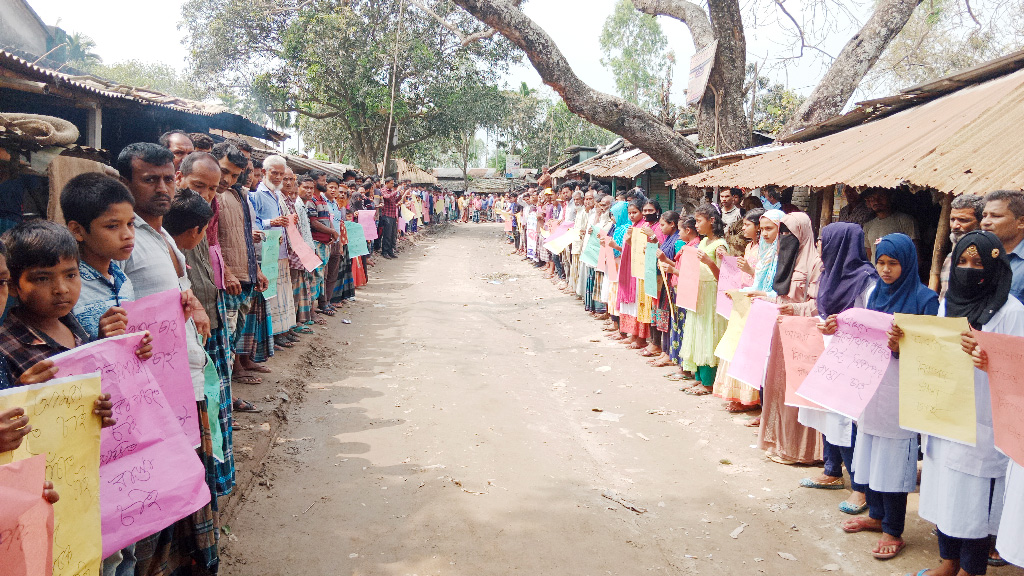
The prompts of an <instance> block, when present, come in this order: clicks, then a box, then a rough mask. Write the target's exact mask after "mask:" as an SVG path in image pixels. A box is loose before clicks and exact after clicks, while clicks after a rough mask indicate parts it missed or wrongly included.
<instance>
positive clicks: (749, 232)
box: [713, 208, 764, 427]
mask: <svg viewBox="0 0 1024 576" xmlns="http://www.w3.org/2000/svg"><path fill="white" fill-rule="evenodd" d="M763 216H764V210H762V209H760V208H756V209H754V210H750V211H748V212H747V213H746V214H744V215H743V219H742V220H741V222H742V229H741V230H742V232H741V233H742V235H743V237H744V238H745V239H746V246H745V247H744V250H743V257H742V258H737V260H736V266H737V267H738V268H739V269H740V270H741V271H742V272H745V273H747V274H750V275H751V276H753V275H754V272H755V269H756V267H757V263H758V255H759V254H760V242H761V218H762V217H763ZM723 255H724V251H723V252H720V253H719V257H722V256H723ZM728 371H729V363H728V362H726V361H725V360H719V364H718V374H716V375H715V386H714V391H713V393H714V395H715V396H717V397H719V398H721V399H723V400H728V403H727V404H726V405H725V410H726V411H727V412H732V413H734V414H738V413H740V412H749V411H751V410H757V408H758V406H760V404H761V394H760V393H759V390H758V389H757V388H754V387H753V386H747V385H746V384H744V383H743V382H740V381H739V380H737V379H735V378H730V377H729V376H727V375H726V373H727V372H728ZM759 423H760V421H758V422H754V421H753V420H751V421H750V422H748V423H747V425H748V426H751V427H756V426H758V424H759Z"/></svg>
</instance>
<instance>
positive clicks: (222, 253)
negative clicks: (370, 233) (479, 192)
mask: <svg viewBox="0 0 1024 576" xmlns="http://www.w3.org/2000/svg"><path fill="white" fill-rule="evenodd" d="M252 152H253V150H252V148H251V146H250V145H249V144H247V143H246V142H245V141H242V140H230V139H229V140H225V141H223V142H220V143H216V144H214V143H213V141H212V139H211V138H210V137H209V136H208V135H189V134H186V133H184V132H182V131H171V132H168V133H166V134H164V135H163V136H161V137H160V139H159V141H158V142H139V143H135V144H131V145H129V146H127V147H125V148H124V149H123V150H122V151H121V152H120V154H119V156H118V157H117V159H116V162H115V163H114V166H113V167H111V170H110V171H109V172H110V173H109V174H105V173H94V172H90V173H85V174H80V175H78V176H75V177H74V178H71V179H70V181H68V182H67V184H66V185H65V186H64V188H63V190H62V191H61V194H60V207H61V209H62V213H63V216H64V219H65V221H66V225H61V224H58V223H57V222H54V221H48V220H40V219H36V220H26V221H23V222H21V223H19V224H17V225H16V226H14V227H13V228H11V229H10V230H8V231H7V232H6V233H5V234H4V236H3V242H2V243H0V301H2V302H3V303H4V304H6V303H7V301H8V298H7V296H8V291H9V293H10V296H11V297H12V302H13V304H12V305H11V307H10V309H8V310H6V317H5V320H4V322H3V325H2V326H0V390H3V389H9V388H15V387H22V386H28V385H32V384H40V383H45V382H47V381H49V380H51V379H53V378H54V377H55V376H59V374H58V373H57V372H58V370H57V368H56V367H55V365H54V362H53V361H52V360H50V359H49V358H50V357H53V356H55V355H58V354H61V353H64V352H67V351H69V350H71V349H73V348H76V347H78V346H82V345H84V344H86V343H89V342H92V341H96V340H99V339H103V338H110V337H115V336H120V335H124V334H125V333H126V329H127V328H128V326H129V325H131V324H132V322H133V321H134V322H138V320H139V319H138V318H130V317H129V315H128V314H127V312H126V311H125V308H124V307H123V306H124V304H125V303H127V302H132V301H135V300H138V299H141V298H145V297H147V296H150V295H154V294H158V293H160V292H163V291H167V290H175V291H179V292H180V294H181V299H180V304H181V307H182V311H183V315H184V317H185V318H186V319H187V326H186V338H185V339H186V345H187V358H188V370H189V373H190V375H191V380H192V384H193V388H194V390H193V391H194V392H195V399H196V404H197V410H198V414H199V415H200V417H199V418H198V420H199V422H198V423H197V424H196V426H197V427H199V428H200V435H201V437H202V442H201V445H200V447H199V448H198V449H197V455H198V458H199V460H200V461H201V462H202V463H203V465H204V466H205V469H206V479H207V484H208V487H209V490H210V493H211V499H210V503H209V504H208V505H206V506H205V507H204V508H202V509H200V510H198V511H196V512H195V513H194V514H191V515H190V516H188V517H186V518H184V519H183V520H181V521H179V522H176V523H174V524H172V525H169V526H167V527H166V528H165V529H163V530H161V531H158V532H156V533H154V534H152V535H151V536H149V537H146V538H144V539H142V540H140V541H138V542H135V543H133V544H130V545H128V546H127V547H125V548H124V549H122V550H120V551H118V552H117V553H115V554H113V555H110V556H109V557H107V558H105V559H103V562H102V574H103V575H104V576H126V575H131V574H137V575H140V576H142V575H145V576H155V575H170V574H193V573H194V574H208V573H216V571H217V568H218V563H219V559H218V552H217V542H218V538H219V534H220V528H221V527H220V524H219V517H218V515H217V511H218V498H222V497H224V496H226V495H228V494H230V493H231V491H232V489H233V488H234V486H235V473H236V472H235V465H234V458H233V451H232V448H233V439H232V430H233V429H237V426H238V425H237V423H236V421H235V418H234V414H235V413H237V412H258V411H260V408H259V407H258V406H256V405H254V404H253V403H252V402H250V401H248V400H246V399H245V398H244V396H245V390H244V388H243V389H240V388H239V387H238V386H233V385H235V384H259V383H261V381H262V378H264V377H265V375H266V374H268V373H271V372H272V368H271V367H270V366H269V364H270V363H269V362H268V361H269V360H270V359H271V358H272V357H273V356H274V355H275V352H279V351H281V350H283V349H286V348H294V347H296V346H302V345H303V344H304V341H306V342H308V341H309V340H308V339H311V338H312V337H313V335H314V334H315V333H316V332H317V330H320V329H323V330H326V329H328V327H327V326H326V325H327V317H331V316H334V315H335V314H336V313H337V311H338V310H339V308H342V307H344V306H346V305H347V304H348V303H350V302H351V301H353V300H354V299H355V296H356V290H357V289H358V288H359V287H361V286H363V285H365V284H366V283H367V282H368V270H369V269H370V268H371V267H372V266H373V265H374V261H373V258H372V256H373V255H374V254H375V253H376V254H379V255H380V256H381V257H383V258H388V259H391V258H396V257H398V255H399V252H400V247H399V244H400V242H399V240H400V238H402V237H415V235H416V233H417V230H422V229H423V228H422V227H423V226H425V225H429V224H430V223H431V221H432V218H431V215H434V218H433V221H434V222H442V221H446V220H447V219H448V216H447V211H446V209H445V208H446V206H449V205H452V204H454V198H453V197H452V196H451V194H446V193H444V192H443V191H435V190H428V189H427V188H426V187H424V186H419V185H414V184H413V183H412V182H409V181H404V182H396V181H395V178H391V177H388V178H384V179H383V180H381V179H379V178H376V177H366V178H361V177H360V176H359V175H358V174H356V173H355V172H352V171H350V172H346V173H345V174H344V178H337V177H334V176H328V175H327V174H325V173H323V172H319V171H316V170H312V171H310V172H308V173H306V174H301V175H297V174H295V172H294V171H293V170H292V169H291V168H289V166H288V163H287V161H286V159H285V158H284V157H282V156H279V155H270V156H268V157H266V158H264V159H263V161H262V162H260V161H258V160H256V159H255V158H254V157H253V154H252ZM115 170H116V172H115ZM115 173H116V174H117V175H118V176H117V177H115V176H114V175H113V174H115ZM361 212H362V213H363V214H364V215H365V216H366V217H365V219H364V223H366V224H367V226H366V228H365V229H373V230H376V231H379V234H378V237H377V238H376V239H375V240H370V241H367V246H366V247H365V248H366V249H365V250H362V249H359V250H358V252H356V253H353V252H350V251H351V250H352V249H353V248H361V247H360V246H358V241H356V244H353V243H350V242H349V238H348V230H350V229H351V228H349V226H352V225H355V224H356V223H357V221H358V220H359V214H360V213H361ZM403 215H404V217H403ZM367 221H368V222H367ZM400 224H401V230H400V229H399V228H400V226H399V225H400ZM357 227H358V228H360V229H364V227H363V225H361V224H360V225H358V226H357ZM289 232H291V233H289ZM271 242H273V244H270V243H271ZM308 253H312V254H315V256H316V259H317V260H319V263H316V264H315V265H314V264H312V263H311V262H312V261H311V260H310V259H308V258H305V257H303V255H304V254H308ZM271 270H273V271H274V272H271ZM265 271H267V273H266V274H265V273H264V272H265ZM271 286H273V287H275V288H276V290H269V288H271ZM265 294H267V295H265ZM270 294H272V295H270ZM321 327H322V328H321ZM152 341H153V338H152V335H151V334H149V333H146V335H145V336H143V337H142V338H141V340H140V342H139V344H138V348H137V351H136V354H137V356H138V358H139V359H141V360H144V361H145V360H149V359H150V358H151V356H152V355H153V344H152ZM211 368H213V369H215V374H216V375H215V376H214V377H215V378H217V379H219V388H220V395H219V401H218V402H208V397H207V395H206V394H205V393H204V383H205V381H206V378H207V374H208V373H210V369H211ZM212 404H216V405H212ZM92 412H93V414H94V415H95V416H96V417H97V418H98V419H100V422H101V423H102V426H103V427H109V426H114V425H115V424H116V423H117V419H116V418H115V415H114V411H113V410H112V403H111V397H110V394H103V395H101V396H100V397H99V398H97V399H95V402H94V406H93V408H92ZM210 415H213V421H214V422H218V423H219V428H220V435H219V441H220V443H221V444H222V445H220V446H216V447H214V445H213V438H214V436H212V435H211V420H210ZM32 421H33V416H32V414H30V413H28V412H27V411H26V410H25V408H24V407H22V406H10V405H6V404H5V403H4V399H3V398H0V456H2V455H3V454H4V453H8V452H11V451H14V450H17V449H18V448H19V447H20V446H21V445H22V443H23V441H24V440H25V438H26V437H27V436H28V435H29V434H31V433H32V431H33V427H32V423H33V422H32ZM215 448H216V449H215ZM214 454H217V455H219V456H222V457H219V458H214ZM59 496H60V495H59V493H58V491H57V490H55V489H54V487H53V485H52V484H51V483H50V482H47V483H46V484H45V486H44V498H46V499H47V500H48V501H50V502H51V503H54V504H55V506H56V507H59V506H60V503H59V501H58V500H59ZM93 497H94V498H96V499H97V502H98V499H99V497H100V495H99V494H94V495H93ZM96 508H97V509H98V508H99V505H98V504H97V506H96Z"/></svg>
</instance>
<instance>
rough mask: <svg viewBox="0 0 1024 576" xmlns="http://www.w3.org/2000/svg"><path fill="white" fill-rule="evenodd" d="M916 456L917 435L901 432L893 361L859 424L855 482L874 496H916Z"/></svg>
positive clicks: (897, 380) (896, 365)
mask: <svg viewBox="0 0 1024 576" xmlns="http://www.w3.org/2000/svg"><path fill="white" fill-rule="evenodd" d="M917 452H918V442H917V432H911V431H909V430H904V429H903V428H900V361H899V359H898V358H893V359H892V360H890V361H889V367H888V368H887V369H886V371H885V375H884V376H882V382H881V384H879V385H878V391H877V392H875V395H874V396H873V397H872V398H871V401H870V402H868V405H867V406H865V407H864V414H862V415H861V417H860V419H859V420H857V445H856V448H855V449H854V451H853V469H854V470H855V473H854V481H855V482H857V483H858V484H867V485H868V487H869V488H871V489H872V490H874V491H875V492H908V493H909V492H913V491H914V489H915V488H917Z"/></svg>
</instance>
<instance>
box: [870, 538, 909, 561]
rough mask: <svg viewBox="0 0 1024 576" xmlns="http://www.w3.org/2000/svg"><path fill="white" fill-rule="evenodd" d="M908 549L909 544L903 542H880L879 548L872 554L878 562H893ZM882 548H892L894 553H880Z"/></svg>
mask: <svg viewBox="0 0 1024 576" xmlns="http://www.w3.org/2000/svg"><path fill="white" fill-rule="evenodd" d="M906 547H907V543H906V542H904V541H903V540H879V541H878V546H875V549H874V550H873V551H872V552H871V555H872V556H874V557H875V558H876V559H878V560H891V559H893V558H895V557H896V556H899V553H900V552H903V549H904V548H906ZM882 548H891V549H893V550H892V552H879V550H881V549H882Z"/></svg>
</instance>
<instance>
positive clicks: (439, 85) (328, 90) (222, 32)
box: [182, 0, 521, 170]
mask: <svg viewBox="0 0 1024 576" xmlns="http://www.w3.org/2000/svg"><path fill="white" fill-rule="evenodd" d="M432 8H433V9H434V10H435V11H436V12H437V13H438V14H439V15H440V16H441V17H443V18H445V19H446V20H447V21H448V22H449V23H452V24H453V25H455V26H458V27H459V29H460V30H463V31H464V32H465V33H467V34H469V33H473V32H478V31H481V30H483V25H482V24H480V23H479V22H478V21H476V20H475V19H473V18H472V17H470V16H469V15H468V14H467V13H465V12H463V11H461V10H458V9H456V7H455V6H454V4H452V3H451V2H450V1H449V0H442V1H440V2H435V3H433V4H432ZM182 12H183V17H184V22H183V24H182V26H183V28H184V29H185V30H186V31H187V32H188V43H189V46H190V49H191V62H192V67H193V69H194V71H195V72H196V75H197V76H199V77H203V78H206V79H207V80H208V81H209V82H210V84H211V85H212V86H211V88H213V90H214V91H215V92H217V93H231V94H233V95H234V96H236V97H238V98H240V99H242V100H246V99H248V100H251V101H252V104H251V107H252V108H254V109H257V110H260V111H262V114H261V115H262V116H264V117H268V118H273V119H274V120H275V122H276V123H278V125H282V123H287V122H291V121H293V120H291V118H289V117H290V116H291V115H292V114H296V115H297V119H295V120H294V122H295V126H296V127H297V128H298V129H299V130H300V131H301V132H302V134H303V136H304V138H305V139H306V140H307V141H308V142H309V143H310V144H311V145H316V146H320V147H322V148H324V149H328V150H332V151H336V152H338V154H335V155H338V156H344V157H346V158H350V159H352V160H354V161H355V162H354V163H356V164H358V165H359V166H360V167H361V168H362V169H364V170H373V169H374V167H375V166H376V163H377V162H380V161H381V160H382V158H383V153H384V147H385V143H386V142H388V140H389V138H390V139H391V140H392V142H393V145H392V147H391V150H392V153H391V157H398V156H401V155H402V154H404V153H405V151H406V150H410V149H412V148H413V147H415V146H417V145H418V144H420V143H423V142H426V141H427V140H431V139H439V140H442V141H444V140H451V139H453V138H455V137H456V136H458V135H459V134H463V133H467V132H469V129H468V128H467V127H466V126H467V125H468V124H475V126H481V125H485V124H487V122H489V120H488V117H487V116H488V115H489V114H490V113H491V112H492V110H493V108H492V107H490V106H486V105H485V106H481V105H479V104H480V102H478V101H477V97H478V96H479V98H480V99H482V101H483V102H485V103H486V102H488V101H489V99H493V92H494V88H493V86H494V84H495V82H496V79H497V77H498V75H499V74H501V73H503V72H504V71H505V70H506V69H507V67H508V65H509V64H511V63H513V62H517V61H518V60H519V59H520V58H521V56H520V53H519V52H518V51H516V50H515V49H513V48H512V45H511V44H510V43H509V42H508V41H507V40H505V39H504V38H502V37H500V36H499V37H495V38H491V39H485V40H482V41H478V42H474V43H472V44H470V45H469V46H466V47H463V46H461V43H460V41H459V39H458V38H457V37H456V35H455V34H453V33H452V32H451V31H449V30H448V29H446V28H444V27H443V26H442V25H441V24H440V23H438V22H437V21H436V20H435V19H434V18H431V17H430V16H428V15H426V14H424V13H422V12H419V11H418V10H416V9H415V8H413V7H411V6H409V5H407V4H406V3H402V2H383V1H375V0H278V1H275V2H271V1H270V0H187V1H186V3H185V5H184V7H183V10H182ZM399 28H400V29H399ZM396 55H397V60H396ZM396 61H397V66H396V65H395V63H396ZM392 82H394V86H395V101H394V120H393V122H392V133H391V134H388V119H389V111H390V110H391V93H392ZM487 87H490V92H489V91H488V89H487ZM462 95H471V96H472V97H467V98H462V97H461V96H462ZM231 99H232V98H229V100H231ZM282 114H283V115H287V116H289V117H281V116H280V115H282ZM475 126H474V130H473V131H475Z"/></svg>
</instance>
